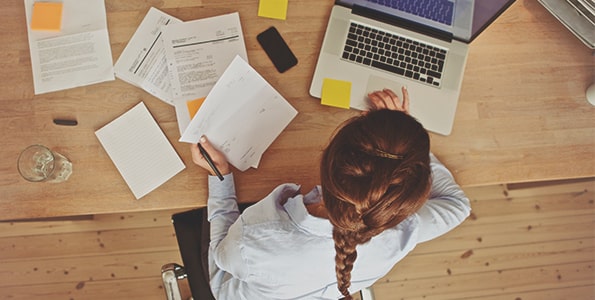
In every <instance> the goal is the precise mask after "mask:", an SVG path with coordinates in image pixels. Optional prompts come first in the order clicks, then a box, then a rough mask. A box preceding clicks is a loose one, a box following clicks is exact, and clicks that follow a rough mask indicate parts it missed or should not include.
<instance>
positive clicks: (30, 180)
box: [17, 144, 56, 182]
mask: <svg viewBox="0 0 595 300" xmlns="http://www.w3.org/2000/svg"><path fill="white" fill-rule="evenodd" d="M31 148H41V149H43V150H46V151H47V152H49V153H50V155H51V156H52V164H54V163H55V160H56V157H55V156H54V152H52V150H51V149H50V148H48V147H46V146H44V145H41V144H33V145H29V146H27V147H26V148H25V149H23V150H22V151H21V153H19V157H18V158H17V171H19V174H20V175H21V177H22V178H23V179H25V180H27V181H29V182H42V181H45V180H47V179H48V178H47V177H46V178H42V179H39V180H33V179H30V178H28V177H27V176H25V174H23V172H22V171H21V161H22V160H21V158H22V157H23V154H24V153H25V152H27V150H29V149H31ZM54 167H55V166H54ZM53 171H54V169H53V168H52V172H53Z"/></svg>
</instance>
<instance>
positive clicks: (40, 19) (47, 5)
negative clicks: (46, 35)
mask: <svg viewBox="0 0 595 300" xmlns="http://www.w3.org/2000/svg"><path fill="white" fill-rule="evenodd" d="M61 28H62V2H35V3H33V12H32V14H31V30H48V31H60V29H61Z"/></svg>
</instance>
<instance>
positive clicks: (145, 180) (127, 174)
mask: <svg viewBox="0 0 595 300" xmlns="http://www.w3.org/2000/svg"><path fill="white" fill-rule="evenodd" d="M95 135H96V136H97V138H98V139H99V142H100V143H101V145H102V146H103V148H104V149H105V151H106V152H107V154H108V155H109V157H110V158H111V159H112V161H113V162H114V164H115V165H116V168H117V169H118V171H119V172H120V174H121V175H122V177H124V181H126V184H128V187H130V190H132V193H133V194H134V196H135V197H136V199H140V198H141V197H143V196H145V195H146V194H148V193H150V192H151V191H153V190H154V189H156V188H157V187H159V186H160V185H162V184H163V183H165V182H166V181H168V180H169V179H171V178H172V177H173V176H175V175H176V174H178V173H179V172H180V171H182V170H183V169H184V168H185V165H184V163H183V162H182V160H181V159H180V157H179V156H178V154H177V153H176V151H175V150H174V148H173V146H172V145H171V144H170V143H169V141H168V140H167V138H166V136H165V134H164V133H163V131H162V130H161V128H159V125H157V122H156V121H155V119H153V116H151V114H150V113H149V110H148V109H147V107H146V106H145V104H144V103H143V102H140V103H139V104H137V105H136V106H135V107H133V108H132V109H130V110H129V111H127V112H126V113H124V114H123V115H121V116H120V117H118V118H117V119H115V120H113V121H112V122H110V123H109V124H107V125H105V126H104V127H102V128H101V129H99V130H97V131H96V132H95Z"/></svg>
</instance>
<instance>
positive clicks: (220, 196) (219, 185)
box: [207, 173, 240, 248]
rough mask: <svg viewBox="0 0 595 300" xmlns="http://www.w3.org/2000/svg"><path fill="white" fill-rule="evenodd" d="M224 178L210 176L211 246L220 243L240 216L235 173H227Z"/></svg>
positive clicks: (209, 215) (208, 204) (208, 207)
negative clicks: (234, 178)
mask: <svg viewBox="0 0 595 300" xmlns="http://www.w3.org/2000/svg"><path fill="white" fill-rule="evenodd" d="M223 178H224V179H223V180H219V178H217V177H216V176H209V198H208V200H207V210H208V218H209V222H210V223H211V244H210V245H211V248H213V247H215V248H216V247H217V245H219V243H220V242H221V240H223V238H225V236H226V235H227V232H228V231H229V227H230V226H231V225H232V224H233V223H234V222H235V221H236V220H237V219H238V217H239V216H240V210H239V209H238V201H237V197H236V189H235V183H234V180H233V174H232V173H230V174H227V175H225V176H224V177H223Z"/></svg>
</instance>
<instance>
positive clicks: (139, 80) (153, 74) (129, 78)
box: [114, 7, 182, 105]
mask: <svg viewBox="0 0 595 300" xmlns="http://www.w3.org/2000/svg"><path fill="white" fill-rule="evenodd" d="M181 22H182V21H181V20H179V19H177V18H174V17H172V16H170V15H168V14H166V13H164V12H162V11H160V10H158V9H156V8H154V7H151V8H150V9H149V12H148V13H147V15H146V16H145V18H144V19H143V21H142V22H141V24H140V25H139V27H138V28H137V30H136V32H135V33H134V35H133V36H132V38H131V39H130V41H129V42H128V45H126V48H124V51H122V54H121V55H120V57H119V58H118V61H117V62H116V64H115V65H114V71H115V73H116V77H118V78H120V79H122V80H124V81H126V82H128V83H130V84H132V85H135V86H137V87H140V88H142V89H143V90H145V91H147V92H148V93H150V94H151V95H153V96H155V97H157V98H158V99H160V100H162V101H164V102H165V103H168V104H170V105H174V102H173V97H172V93H171V82H170V77H169V73H168V70H167V60H166V57H165V48H164V47H163V41H162V39H161V36H162V32H163V30H164V29H165V28H164V27H165V26H168V25H170V24H176V23H181Z"/></svg>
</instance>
